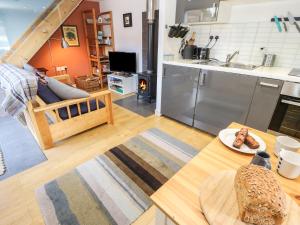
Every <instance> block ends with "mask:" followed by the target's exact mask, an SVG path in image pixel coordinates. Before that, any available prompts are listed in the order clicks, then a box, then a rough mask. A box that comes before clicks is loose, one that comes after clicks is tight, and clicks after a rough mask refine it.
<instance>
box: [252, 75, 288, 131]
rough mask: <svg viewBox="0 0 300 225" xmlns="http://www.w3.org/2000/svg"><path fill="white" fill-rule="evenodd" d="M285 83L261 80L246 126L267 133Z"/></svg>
mask: <svg viewBox="0 0 300 225" xmlns="http://www.w3.org/2000/svg"><path fill="white" fill-rule="evenodd" d="M282 85H283V81H280V80H275V79H267V78H259V80H258V82H257V85H256V88H255V92H254V95H253V100H252V104H251V107H250V111H249V114H248V118H247V122H246V125H248V126H250V127H254V128H256V129H258V130H262V131H266V130H267V129H268V127H269V124H270V122H271V119H272V116H273V113H274V111H275V108H276V105H277V102H278V99H279V97H280V92H281V89H282Z"/></svg>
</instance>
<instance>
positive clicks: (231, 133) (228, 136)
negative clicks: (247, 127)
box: [219, 129, 267, 154]
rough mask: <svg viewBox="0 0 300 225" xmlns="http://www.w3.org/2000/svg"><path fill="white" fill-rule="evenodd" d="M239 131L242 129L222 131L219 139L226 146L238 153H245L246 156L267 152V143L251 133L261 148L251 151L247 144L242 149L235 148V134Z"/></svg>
mask: <svg viewBox="0 0 300 225" xmlns="http://www.w3.org/2000/svg"><path fill="white" fill-rule="evenodd" d="M238 131H240V129H224V130H221V131H220V133H219V138H220V140H221V142H222V143H223V144H224V145H226V146H227V147H229V148H231V149H233V150H236V151H238V152H243V153H246V154H255V153H256V152H257V151H266V148H267V146H266V143H265V142H264V141H263V140H262V139H261V138H260V137H258V136H257V135H255V134H253V133H252V132H249V135H251V136H252V137H253V138H254V139H255V140H256V141H257V142H258V143H259V148H257V149H251V148H249V147H248V146H247V145H245V144H243V145H242V147H241V148H236V147H234V146H233V142H234V140H235V133H236V132H238Z"/></svg>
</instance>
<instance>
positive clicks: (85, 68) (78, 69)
mask: <svg viewBox="0 0 300 225" xmlns="http://www.w3.org/2000/svg"><path fill="white" fill-rule="evenodd" d="M92 8H94V9H96V13H99V11H100V7H99V3H98V2H90V1H84V2H82V3H81V4H80V5H79V6H78V8H77V9H75V11H74V12H73V13H72V14H71V15H70V16H69V17H68V19H67V20H66V21H65V22H64V23H63V24H64V25H76V26H77V31H78V36H79V43H80V46H79V47H69V48H65V49H63V48H61V42H60V40H51V38H54V39H61V38H62V31H61V28H59V29H57V30H56V31H55V33H54V34H53V35H52V37H51V38H50V47H51V53H52V58H53V65H51V57H50V51H49V44H48V42H46V43H45V44H44V45H43V46H42V47H41V49H40V50H39V51H38V52H37V53H36V54H35V55H34V56H33V57H32V59H31V60H30V61H29V64H31V65H32V66H34V67H36V68H39V67H44V68H46V69H48V70H49V71H48V73H47V75H49V76H53V75H55V74H56V72H55V67H57V66H67V67H68V74H70V75H71V76H72V77H77V76H82V75H87V74H88V73H89V61H88V55H87V50H86V41H85V38H84V27H83V21H82V15H81V12H82V11H84V10H88V9H92Z"/></svg>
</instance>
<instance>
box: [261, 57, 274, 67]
mask: <svg viewBox="0 0 300 225" xmlns="http://www.w3.org/2000/svg"><path fill="white" fill-rule="evenodd" d="M275 59H276V55H275V54H264V59H263V62H262V65H263V66H266V67H272V66H274V63H275Z"/></svg>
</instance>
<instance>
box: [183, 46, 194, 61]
mask: <svg viewBox="0 0 300 225" xmlns="http://www.w3.org/2000/svg"><path fill="white" fill-rule="evenodd" d="M181 55H182V58H184V59H195V58H197V46H196V45H186V46H185V47H184V48H183V49H182V51H181Z"/></svg>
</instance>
